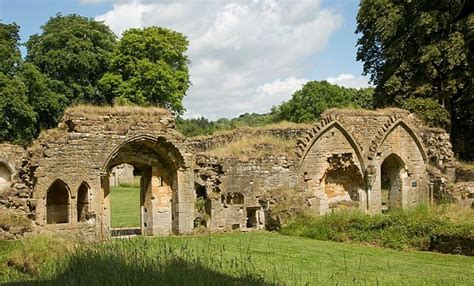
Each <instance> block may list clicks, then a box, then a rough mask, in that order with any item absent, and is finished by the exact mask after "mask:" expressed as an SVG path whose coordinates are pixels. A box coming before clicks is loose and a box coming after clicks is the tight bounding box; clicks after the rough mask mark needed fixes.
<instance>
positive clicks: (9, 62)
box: [0, 23, 21, 76]
mask: <svg viewBox="0 0 474 286" xmlns="http://www.w3.org/2000/svg"><path fill="white" fill-rule="evenodd" d="M19 30H20V27H19V26H18V25H17V24H15V23H13V24H4V23H0V59H1V61H0V73H2V74H4V75H6V76H13V75H14V74H15V69H16V67H18V65H19V64H20V62H21V54H20V49H19V48H18V43H19V42H20V36H19V34H18V31H19Z"/></svg>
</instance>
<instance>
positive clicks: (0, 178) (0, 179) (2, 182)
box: [0, 162, 12, 191]
mask: <svg viewBox="0 0 474 286" xmlns="http://www.w3.org/2000/svg"><path fill="white" fill-rule="evenodd" d="M11 179H12V172H11V171H10V168H9V167H8V165H6V164H5V163H1V162H0V191H3V190H5V189H7V188H9V187H10V181H11Z"/></svg>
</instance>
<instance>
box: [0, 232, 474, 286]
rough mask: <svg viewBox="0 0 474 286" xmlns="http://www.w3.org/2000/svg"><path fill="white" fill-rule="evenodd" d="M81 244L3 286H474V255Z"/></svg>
mask: <svg viewBox="0 0 474 286" xmlns="http://www.w3.org/2000/svg"><path fill="white" fill-rule="evenodd" d="M54 241H55V239H52V238H51V239H50V241H49V242H47V240H43V242H41V243H43V244H44V243H47V244H48V245H52V246H56V247H59V246H60V244H58V243H54ZM21 243H22V242H18V241H15V242H7V244H6V245H7V247H3V246H2V248H1V249H2V252H4V251H5V250H7V252H9V255H12V254H15V253H18V251H19V249H21V248H19V247H18V245H19V244H21ZM23 243H24V242H23ZM74 245H75V248H73V249H72V250H71V249H70V250H68V251H63V252H62V255H58V256H55V257H49V256H48V261H46V262H45V261H44V262H42V264H41V266H40V267H39V268H38V269H37V270H36V272H33V273H30V276H26V275H24V274H23V275H17V274H15V272H14V271H10V272H9V273H5V272H4V273H3V274H4V275H3V276H1V277H0V282H3V283H5V282H13V281H17V282H18V281H20V282H22V283H24V284H27V285H28V284H32V285H161V284H164V285H473V283H474V269H473V267H472V265H473V264H474V258H473V257H466V256H456V255H443V254H436V253H428V252H417V251H412V252H400V251H395V250H387V249H382V248H373V247H364V246H358V245H350V244H342V243H335V242H328V241H318V240H313V239H306V238H300V237H290V236H282V235H279V234H275V233H265V232H262V233H257V232H253V233H231V234H214V235H206V236H187V237H169V238H143V237H139V238H134V239H116V240H112V241H108V242H105V243H98V244H89V245H84V244H77V243H76V244H74ZM38 249H40V250H41V251H42V249H44V248H42V247H38ZM29 251H30V253H31V252H34V251H35V249H31V248H30V249H29ZM50 252H54V251H53V250H50ZM0 257H1V260H0V263H1V265H2V266H3V265H5V264H6V262H7V261H5V255H4V254H3V253H2V254H0ZM26 278H28V279H29V280H25V279H26ZM25 281H30V282H28V283H26V282H25Z"/></svg>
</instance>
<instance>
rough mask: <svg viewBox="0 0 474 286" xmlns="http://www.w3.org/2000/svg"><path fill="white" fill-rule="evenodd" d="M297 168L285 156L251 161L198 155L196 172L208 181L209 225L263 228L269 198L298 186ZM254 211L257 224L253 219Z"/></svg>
mask: <svg viewBox="0 0 474 286" xmlns="http://www.w3.org/2000/svg"><path fill="white" fill-rule="evenodd" d="M296 167H297V166H296V164H295V161H294V160H293V159H289V158H288V157H287V156H284V155H281V156H278V155H275V156H268V157H263V158H257V159H252V160H248V161H241V160H238V159H226V160H224V159H217V158H209V157H206V156H198V158H197V169H196V175H197V176H198V177H199V178H200V179H201V180H202V181H203V182H204V184H205V182H208V184H207V185H208V186H207V188H206V190H207V193H208V198H209V202H210V205H211V211H210V213H209V222H208V228H210V229H211V230H230V229H240V230H244V229H263V228H264V227H265V215H266V212H267V211H268V209H267V199H266V197H268V196H270V197H271V196H272V194H273V192H276V191H278V192H279V191H285V190H286V191H290V190H292V189H295V188H296V185H297V172H296ZM264 197H265V198H264ZM254 212H255V214H256V216H257V222H256V225H253V224H251V222H249V216H250V218H251V215H252V214H253V213H254ZM196 216H198V214H196Z"/></svg>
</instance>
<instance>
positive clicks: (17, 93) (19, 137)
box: [0, 73, 37, 145]
mask: <svg viewBox="0 0 474 286" xmlns="http://www.w3.org/2000/svg"><path fill="white" fill-rule="evenodd" d="M36 122H37V117H36V113H35V111H34V110H33V108H32V107H31V105H29V104H28V97H27V95H26V86H25V85H24V83H23V82H22V81H21V80H20V79H18V78H11V77H8V76H7V75H5V74H4V73H0V141H10V142H13V143H16V144H21V145H26V144H27V143H29V142H30V141H31V140H32V139H33V138H34V137H35V135H36V128H35V125H36Z"/></svg>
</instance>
